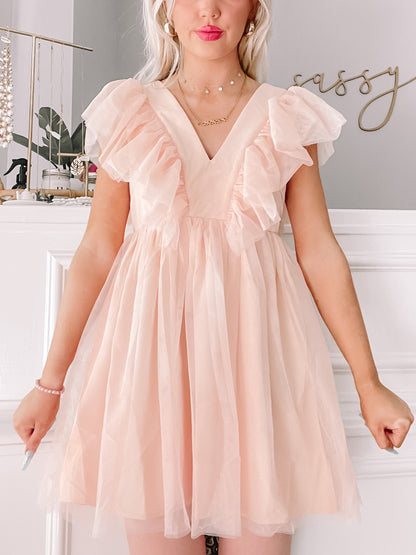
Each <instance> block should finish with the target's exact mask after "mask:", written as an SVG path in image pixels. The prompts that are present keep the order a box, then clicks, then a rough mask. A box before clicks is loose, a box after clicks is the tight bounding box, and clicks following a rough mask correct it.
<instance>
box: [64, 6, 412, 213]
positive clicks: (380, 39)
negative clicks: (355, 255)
mask: <svg viewBox="0 0 416 555" xmlns="http://www.w3.org/2000/svg"><path fill="white" fill-rule="evenodd" d="M107 4H110V5H109V6H107ZM138 5H139V6H141V2H137V1H136V0H123V1H122V2H117V3H115V2H114V3H111V2H108V0H105V2H103V0H85V1H84V0H75V21H74V36H75V37H76V39H77V40H78V41H81V42H82V43H83V44H89V45H92V46H94V47H96V49H97V50H96V52H95V53H94V55H93V56H90V57H89V58H88V60H86V61H85V63H86V64H89V65H88V66H86V67H88V71H89V72H91V78H90V75H88V76H87V77H86V85H85V87H86V88H85V87H82V88H81V91H84V90H86V91H88V92H87V94H86V93H82V94H84V98H83V103H85V102H86V101H87V99H88V98H92V96H93V95H94V93H96V92H97V90H98V88H99V87H100V86H101V85H102V84H104V82H106V80H107V81H109V80H110V79H116V78H119V77H128V76H132V75H133V74H134V73H136V71H137V69H138V68H139V67H140V66H141V65H142V49H143V45H142V43H141V41H140V27H139V26H138V25H137V21H136V16H135V14H137V10H138V7H137V6H138ZM98 6H100V7H101V6H103V7H104V9H98ZM273 10H274V14H273V34H272V39H271V43H270V56H269V58H270V74H269V78H268V81H269V82H271V83H273V84H275V85H278V86H281V87H285V88H286V87H288V86H290V85H292V84H293V77H294V75H295V74H298V73H300V74H302V75H303V76H305V79H308V78H310V77H312V76H313V75H314V74H315V73H325V86H326V88H328V87H329V86H330V85H331V84H333V83H334V82H335V81H336V79H337V75H338V72H339V71H340V70H346V73H345V74H343V75H344V77H345V78H351V77H352V76H355V75H358V74H361V73H362V72H363V70H365V69H369V73H368V75H369V76H372V75H375V74H377V73H380V72H383V71H385V70H386V69H387V68H388V67H389V66H392V67H393V68H394V67H396V66H399V70H400V83H404V82H405V81H407V80H409V79H411V78H412V77H416V67H415V64H414V48H413V44H414V20H415V18H416V4H415V2H414V0H402V2H400V4H394V3H392V2H390V1H388V0H366V1H365V2H362V1H361V0H351V1H349V2H341V1H335V2H334V0H317V1H315V2H310V1H307V0H299V1H297V2H293V1H291V0H280V1H279V2H277V1H274V2H273ZM92 19H93V20H94V22H95V25H94V28H93V29H91V26H90V25H89V22H90V21H91V20H92ZM115 43H117V44H115ZM75 71H77V69H76V68H75ZM74 75H75V73H74ZM92 76H94V78H93V77H92ZM77 79H78V77H77ZM360 84H361V81H352V82H351V83H349V85H348V93H347V95H346V96H344V97H340V96H337V95H336V94H335V92H334V91H332V90H331V91H329V92H327V93H320V92H319V91H318V88H317V87H316V86H315V85H313V84H311V83H308V84H306V85H305V86H306V87H307V88H309V89H310V90H312V91H314V92H316V93H317V94H319V95H322V98H323V99H324V100H326V101H327V102H329V103H330V104H331V105H333V106H334V107H335V108H337V109H338V110H340V111H341V112H342V113H343V114H344V116H345V117H346V118H347V120H348V121H347V124H346V125H345V126H344V128H343V132H342V136H341V138H340V139H339V141H338V142H337V144H336V147H335V148H336V152H337V155H336V157H334V158H333V159H331V160H330V161H329V162H328V164H327V165H326V166H325V167H323V168H322V170H321V176H322V181H323V184H324V188H325V194H326V199H327V204H328V206H329V207H330V208H377V209H415V208H416V186H415V185H416V184H415V177H414V176H415V175H416V156H415V155H414V152H415V148H416V146H415V145H416V141H415V137H414V129H415V127H416V104H415V100H414V99H415V91H416V81H414V82H413V83H410V84H409V85H407V86H406V87H403V88H402V89H400V90H399V94H398V99H397V102H396V105H395V108H394V111H393V114H392V117H391V119H390V122H389V123H388V124H387V125H386V126H385V127H384V128H382V129H380V130H379V131H375V132H365V131H362V130H360V128H359V126H358V116H359V113H360V111H361V109H362V108H363V107H364V105H365V104H366V103H367V102H368V101H369V100H370V99H371V98H373V97H375V96H377V95H378V94H380V93H381V92H384V91H386V90H388V89H389V88H391V87H392V84H393V77H391V76H383V77H380V78H378V79H376V80H375V81H373V85H374V89H373V92H372V93H371V94H369V95H362V94H361V93H360V92H359V85H360ZM78 90H79V89H78ZM77 94H78V93H77V90H76V91H75V95H74V106H75V103H76V102H77V106H79V105H80V103H79V101H77V100H76V99H77V98H78V97H77ZM390 101H391V99H390V98H389V99H387V97H384V98H383V99H382V100H381V101H379V102H378V103H377V105H373V107H372V108H371V109H370V110H369V111H368V112H367V115H366V117H365V123H366V125H367V126H368V127H372V126H374V125H375V124H378V123H380V122H381V121H383V120H384V117H385V115H386V113H387V110H388V106H389V104H390Z"/></svg>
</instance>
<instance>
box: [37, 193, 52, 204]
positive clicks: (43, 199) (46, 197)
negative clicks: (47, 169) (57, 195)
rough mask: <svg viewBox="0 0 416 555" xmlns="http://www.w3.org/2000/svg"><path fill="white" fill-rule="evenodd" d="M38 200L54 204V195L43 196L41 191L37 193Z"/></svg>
mask: <svg viewBox="0 0 416 555" xmlns="http://www.w3.org/2000/svg"><path fill="white" fill-rule="evenodd" d="M35 195H36V200H38V201H43V202H52V201H53V198H54V196H53V195H41V193H40V191H36V193H35Z"/></svg>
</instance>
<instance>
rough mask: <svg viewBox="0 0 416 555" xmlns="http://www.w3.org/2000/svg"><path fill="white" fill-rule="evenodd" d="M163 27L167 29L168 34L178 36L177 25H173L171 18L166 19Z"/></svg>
mask: <svg viewBox="0 0 416 555" xmlns="http://www.w3.org/2000/svg"><path fill="white" fill-rule="evenodd" d="M163 28H164V29H165V33H166V34H167V35H169V36H170V37H176V31H175V27H174V26H173V25H172V23H171V22H170V21H169V20H168V21H166V23H165V25H164V26H163Z"/></svg>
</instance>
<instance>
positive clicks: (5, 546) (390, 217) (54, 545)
mask: <svg viewBox="0 0 416 555" xmlns="http://www.w3.org/2000/svg"><path fill="white" fill-rule="evenodd" d="M329 212H330V217H331V224H332V227H333V230H334V233H335V235H336V238H337V241H338V242H339V244H340V246H341V247H342V249H343V251H344V252H345V254H346V256H347V259H348V262H349V265H350V268H351V271H352V276H353V281H354V285H355V288H356V291H357V295H358V298H359V301H360V306H361V309H362V312H363V316H364V320H365V323H366V327H367V331H368V335H369V339H370V344H371V347H372V350H373V355H374V359H375V362H376V364H377V368H378V371H379V374H380V377H381V379H382V382H383V383H384V384H385V385H386V386H387V387H389V388H391V389H392V390H393V391H394V392H395V393H397V394H398V395H400V396H401V397H402V398H403V399H405V400H406V402H408V403H409V405H410V406H411V408H412V410H413V412H414V413H415V414H416V342H415V337H416V317H415V315H416V287H415V285H416V212H415V211H410V210H409V211H384V210H330V211H329ZM88 215H89V208H87V207H84V206H80V207H75V206H67V207H64V206H59V207H58V206H55V207H54V206H42V207H30V206H26V207H25V206H23V207H15V206H13V207H12V206H9V207H7V206H3V207H0V230H1V233H2V239H3V252H2V254H3V256H2V266H1V271H0V279H1V281H0V283H1V288H0V291H2V293H3V295H2V308H1V313H0V314H1V318H0V332H1V333H0V491H1V496H2V500H3V502H2V503H1V506H0V522H1V525H0V526H1V536H0V537H1V547H0V552H1V553H5V554H6V553H7V554H8V555H9V554H10V555H15V554H16V555H20V554H23V553H31V554H36V555H37V554H39V555H71V554H72V555H83V554H84V553H85V554H87V553H88V555H95V554H97V555H98V554H100V555H107V554H108V555H110V554H112V553H115V552H117V553H119V554H121V553H124V552H125V553H127V544H126V545H124V546H116V545H110V544H106V545H103V544H102V543H100V542H99V541H97V540H91V539H90V538H89V537H88V534H87V531H86V530H71V528H70V527H69V526H68V525H67V524H66V521H65V519H64V518H62V516H63V515H56V514H48V515H43V514H42V512H41V510H40V509H39V508H38V507H37V506H36V492H37V489H36V486H37V479H38V478H39V476H40V474H41V470H42V465H43V462H44V460H45V455H46V453H47V451H48V448H50V444H51V441H53V432H54V428H53V426H52V428H51V430H50V431H49V432H48V434H47V435H46V436H45V438H44V440H43V441H42V443H41V445H40V447H39V449H38V452H37V454H36V456H35V457H34V459H33V460H32V463H31V465H30V467H29V468H28V469H27V471H25V472H22V471H21V470H20V467H21V464H22V460H23V453H24V445H23V443H22V442H21V440H20V438H19V437H18V436H17V434H16V433H15V431H14V429H13V426H12V415H13V413H14V411H15V410H16V408H17V406H18V404H19V402H20V400H21V399H22V397H23V396H24V395H25V394H26V393H27V392H28V391H29V390H30V389H31V388H32V387H33V381H34V379H35V378H36V377H38V376H39V375H40V373H41V370H42V366H43V364H44V361H45V359H46V354H47V350H48V348H49V344H50V341H51V338H52V334H53V329H54V325H55V321H56V316H57V313H58V309H59V304H60V300H61V296H62V292H63V288H64V284H65V278H66V272H67V269H68V267H69V264H70V262H71V259H72V256H73V254H74V252H75V250H76V248H77V246H78V244H79V242H80V240H81V238H82V235H83V232H84V230H85V226H86V222H87V219H88ZM129 231H130V228H128V229H127V232H129ZM284 231H285V233H284V238H285V240H287V242H288V243H289V244H290V245H291V246H292V248H293V237H292V235H291V232H290V226H289V225H286V226H285V229H284ZM317 313H318V311H317ZM318 317H319V318H320V316H319V313H318ZM320 320H321V324H322V328H323V331H324V334H325V338H326V340H327V343H328V347H329V350H330V353H331V359H332V364H333V369H334V376H335V381H336V386H337V392H338V396H339V402H340V408H341V413H342V417H343V421H344V425H345V433H346V437H347V442H348V447H349V450H350V453H351V457H352V460H353V465H354V469H355V472H356V476H357V481H358V485H359V488H360V492H361V495H362V497H363V502H364V510H363V522H362V523H361V524H360V525H350V526H340V525H339V524H337V523H335V522H333V521H332V520H331V517H330V516H328V515H316V517H311V521H310V525H309V526H308V527H307V528H305V529H303V530H302V531H299V532H298V533H297V534H296V535H295V537H294V539H293V547H292V555H318V554H319V555H333V553H337V555H350V554H351V553H352V552H354V553H355V554H358V555H391V554H392V553H394V554H397V555H399V554H400V555H414V553H415V545H416V537H415V530H416V528H415V526H414V521H415V518H416V508H415V502H414V500H415V499H416V433H415V430H414V429H413V428H412V429H411V432H410V433H409V435H408V437H407V439H406V441H405V444H404V445H403V446H402V447H401V448H400V449H399V455H392V454H390V453H387V452H385V451H383V450H381V449H379V448H378V446H377V444H376V442H375V440H374V439H373V437H372V435H371V433H370V432H369V430H368V429H367V427H366V426H365V424H364V423H363V420H362V419H361V417H360V416H359V412H360V407H359V399H358V395H357V393H356V391H355V388H354V382H353V379H352V375H351V372H350V369H349V367H348V364H347V363H346V361H345V359H344V357H343V356H342V354H341V353H340V351H339V349H338V347H337V345H336V343H335V341H334V339H333V338H332V336H331V334H330V333H329V331H328V329H327V328H326V326H325V325H324V323H323V321H322V319H321V318H320ZM22 530H24V531H25V533H24V534H22V533H21V531H22ZM311 546H313V547H311ZM123 550H124V551H123Z"/></svg>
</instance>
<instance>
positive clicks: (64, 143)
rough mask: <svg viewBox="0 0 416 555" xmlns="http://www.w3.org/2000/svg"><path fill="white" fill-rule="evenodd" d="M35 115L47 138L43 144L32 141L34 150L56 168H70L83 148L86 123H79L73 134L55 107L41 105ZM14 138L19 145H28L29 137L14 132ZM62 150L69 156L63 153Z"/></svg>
mask: <svg viewBox="0 0 416 555" xmlns="http://www.w3.org/2000/svg"><path fill="white" fill-rule="evenodd" d="M35 115H36V117H37V118H38V120H39V127H41V128H42V129H43V130H44V131H45V135H46V138H43V143H44V144H43V145H42V146H38V145H36V144H35V143H34V142H32V152H35V153H36V154H39V156H42V158H44V159H45V160H48V162H51V164H53V165H54V166H55V168H58V167H62V168H63V169H64V170H69V169H70V167H71V162H72V158H73V156H79V153H80V152H82V149H83V144H82V142H83V141H82V137H83V136H85V129H83V127H84V123H83V122H81V123H80V124H78V126H77V128H76V129H75V131H74V132H73V134H72V135H70V133H69V131H68V128H67V126H66V125H65V123H64V122H63V121H62V118H61V116H60V115H59V114H58V113H57V112H56V111H55V110H54V109H53V108H50V107H49V106H41V108H39V113H38V114H36V113H35ZM57 137H58V138H57ZM13 140H14V141H15V142H16V143H18V144H19V145H22V146H25V147H27V146H28V140H27V137H24V136H22V135H19V134H17V133H13ZM61 152H64V153H65V154H67V156H64V155H61V154H60V153H61ZM70 155H71V156H70Z"/></svg>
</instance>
